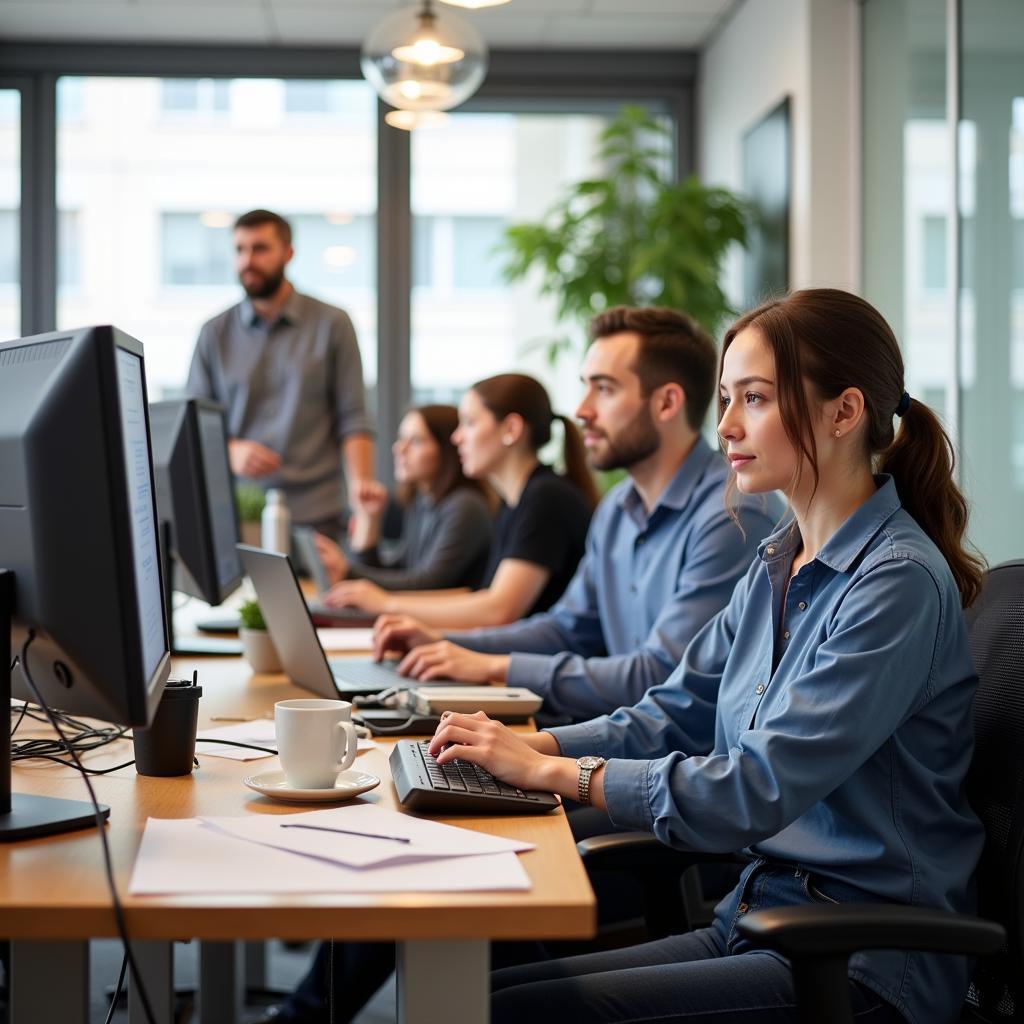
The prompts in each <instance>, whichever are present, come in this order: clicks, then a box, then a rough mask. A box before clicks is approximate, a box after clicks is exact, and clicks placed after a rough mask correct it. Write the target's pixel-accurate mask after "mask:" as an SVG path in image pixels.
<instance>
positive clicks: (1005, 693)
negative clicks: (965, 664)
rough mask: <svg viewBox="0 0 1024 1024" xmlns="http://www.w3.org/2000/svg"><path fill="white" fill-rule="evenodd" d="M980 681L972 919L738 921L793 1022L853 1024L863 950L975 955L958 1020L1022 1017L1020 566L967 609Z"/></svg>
mask: <svg viewBox="0 0 1024 1024" xmlns="http://www.w3.org/2000/svg"><path fill="white" fill-rule="evenodd" d="M967 623H968V628H969V630H970V643H971V653H972V655H973V657H974V664H975V668H976V669H977V671H978V677H979V683H978V690H977V694H976V696H975V699H974V734H975V752H974V759H973V761H972V762H971V770H970V774H969V776H968V780H967V784H968V792H969V794H970V799H971V803H972V805H973V807H974V809H975V811H976V812H977V814H978V816H979V817H980V818H981V820H982V822H983V823H984V825H985V834H986V842H985V849H984V852H983V854H982V859H981V863H980V865H979V866H978V884H979V908H980V911H981V914H982V915H984V916H983V917H981V918H976V917H968V916H965V915H957V914H947V913H944V912H942V911H936V910H928V909H924V908H918V907H900V906H891V905H886V906H875V905H872V904H847V905H843V906H832V907H819V906H804V907H781V908H778V909H774V910H762V911H758V912H756V913H753V914H750V915H749V916H747V917H746V918H744V919H743V920H742V921H740V922H739V923H738V924H737V928H738V930H739V931H740V932H741V934H743V935H744V936H745V937H746V938H748V939H750V940H752V941H754V942H756V943H757V944H758V945H761V946H763V947H766V948H768V949H774V950H776V951H777V952H779V953H782V954H783V955H784V956H786V957H787V958H788V959H789V960H790V962H791V963H792V965H793V976H794V982H795V986H796V995H797V1004H798V1014H799V1018H798V1019H799V1020H800V1022H801V1024H810V1022H812V1021H815V1022H820V1021H829V1022H830V1024H852V1021H853V1016H852V1014H851V1011H850V1007H849V1004H848V1001H847V961H848V959H849V957H850V954H851V953H854V952H856V951H858V950H862V949H917V950H921V951H925V952H939V953H960V954H966V955H971V956H979V957H981V958H982V959H979V961H978V963H977V966H976V968H975V972H974V978H973V980H972V982H971V988H970V992H969V993H968V997H967V1004H966V1005H965V1007H964V1011H963V1015H962V1017H961V1021H962V1022H963V1024H967V1022H985V1024H999V1022H1004V1021H1007V1022H1008V1021H1019V1020H1024V961H1022V959H1021V941H1022V919H1024V561H1019V562H1006V563H1004V564H1002V565H998V566H996V567H995V568H994V569H992V570H990V571H989V572H988V573H987V575H986V578H985V584H984V589H983V591H982V594H981V597H980V598H979V599H978V600H977V601H976V602H975V604H974V606H973V607H972V608H970V609H969V610H968V612H967Z"/></svg>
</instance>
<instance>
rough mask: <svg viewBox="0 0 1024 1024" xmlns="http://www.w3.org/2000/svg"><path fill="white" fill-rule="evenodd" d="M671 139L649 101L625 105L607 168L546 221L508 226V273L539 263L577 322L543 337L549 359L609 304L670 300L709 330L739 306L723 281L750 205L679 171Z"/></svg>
mask: <svg viewBox="0 0 1024 1024" xmlns="http://www.w3.org/2000/svg"><path fill="white" fill-rule="evenodd" d="M670 141H671V131H670V129H669V128H667V127H666V126H665V125H664V124H663V123H661V122H659V121H658V120H656V119H655V118H653V117H652V116H651V115H650V114H649V113H648V112H647V111H645V110H644V109H643V108H641V107H635V106H626V107H623V108H622V109H621V110H620V111H619V113H618V115H617V116H616V118H615V119H614V120H613V121H612V122H611V123H610V124H609V125H608V127H607V128H605V130H604V131H603V132H602V133H601V146H600V150H599V152H598V156H599V160H600V163H601V166H602V167H603V168H604V177H599V178H588V179H586V180H584V181H580V182H578V183H576V184H575V185H572V186H570V187H569V188H568V189H567V191H566V193H565V195H564V196H563V197H562V198H561V199H560V200H559V201H558V202H556V203H555V204H554V205H553V206H552V207H551V208H550V209H549V210H548V211H547V213H546V214H545V215H544V217H543V218H542V220H540V221H539V222H537V223H520V224H511V225H509V226H508V227H507V228H506V229H505V234H504V239H503V241H502V242H501V243H499V245H498V250H499V252H503V253H504V254H505V257H506V258H505V264H504V268H503V271H504V275H505V278H506V280H508V281H520V280H523V279H524V278H526V277H527V276H528V275H530V274H532V273H536V274H537V275H538V276H539V282H540V285H539V290H540V294H541V295H550V296H553V297H554V299H555V303H556V313H557V318H558V322H559V323H560V324H563V323H564V324H566V325H567V326H568V327H569V328H570V332H571V333H570V334H569V335H567V336H563V337H556V338H547V339H542V343H544V344H545V345H546V347H547V350H548V356H549V358H550V359H551V361H552V362H554V361H555V360H556V359H557V358H558V356H559V354H560V353H561V352H563V351H565V350H567V349H571V350H574V351H575V354H576V355H577V356H578V355H579V354H580V352H581V351H582V349H583V347H584V345H585V342H584V341H583V338H584V331H585V328H586V324H587V322H588V321H589V319H590V317H591V316H593V315H594V314H595V313H598V312H600V311H601V310H603V309H606V308H608V307H609V306H617V305H630V306H643V305H658V306H670V307H672V308H674V309H679V310H684V311H685V312H687V313H689V314H690V315H691V316H692V317H694V319H695V320H697V322H698V323H700V324H702V325H703V327H704V328H705V329H706V330H707V331H708V332H709V333H711V334H712V335H714V334H715V333H716V332H717V330H718V329H719V327H720V326H721V324H722V321H723V320H724V319H725V318H726V317H727V316H730V315H732V314H734V313H735V310H733V309H732V307H731V306H730V304H729V301H728V299H727V298H726V295H725V293H724V292H723V290H722V288H721V286H720V284H719V280H720V277H721V269H722V262H723V260H724V258H725V255H726V252H727V251H728V250H729V248H730V247H731V246H733V245H734V244H738V245H741V246H742V245H745V244H746V241H747V231H748V228H749V226H750V225H751V222H752V218H753V207H752V206H751V205H750V204H749V203H748V202H747V201H746V200H744V199H742V198H740V197H739V196H737V195H734V194H733V193H731V192H729V191H727V190H725V189H721V188H708V187H706V186H704V185H702V184H701V183H700V181H698V180H697V178H695V177H692V176H691V177H688V178H686V179H685V180H683V181H680V182H677V181H675V180H673V178H672V177H671V174H670V170H669V161H668V157H667V154H668V152H669V143H670ZM574 339H578V340H574Z"/></svg>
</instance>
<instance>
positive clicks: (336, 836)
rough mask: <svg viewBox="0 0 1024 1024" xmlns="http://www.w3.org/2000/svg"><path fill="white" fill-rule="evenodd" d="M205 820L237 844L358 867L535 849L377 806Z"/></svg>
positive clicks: (361, 805)
mask: <svg viewBox="0 0 1024 1024" xmlns="http://www.w3.org/2000/svg"><path fill="white" fill-rule="evenodd" d="M202 820H203V821H205V822H206V823H207V824H209V825H210V826H212V827H213V828H216V829H218V830H220V831H222V832H224V833H226V834H228V835H232V836H235V837H237V838H239V839H245V840H248V841H249V842H252V843H259V844H261V845H264V846H272V847H274V848H275V849H278V850H290V851H291V852H293V853H301V854H305V855H307V856H309V857H318V858H321V859H323V860H329V861H336V862H337V863H339V864H344V865H346V866H348V867H355V868H359V867H372V866H379V865H384V864H399V863H406V864H408V863H412V862H413V861H423V860H433V859H437V858H445V857H448V858H450V857H472V856H478V855H480V854H491V853H504V852H511V853H516V852H521V851H523V850H532V849H533V846H532V845H531V844H530V843H524V842H520V841H519V840H516V839H505V838H503V837H501V836H492V835H488V834H487V833H484V832H474V831H473V830H472V829H468V828H457V827H455V826H453V825H444V824H442V823H441V822H437V821H430V820H429V819H424V818H413V817H411V816H410V815H408V814H399V813H398V812H397V811H390V810H387V809H386V808H383V807H377V806H375V805H373V804H356V805H354V806H351V807H334V808H326V809H324V810H316V811H307V812H305V813H300V814H289V815H288V816H287V817H285V816H283V815H273V816H270V815H266V816H265V815H259V816H256V815H249V816H245V817H231V818H220V817H216V818H214V817H207V818H203V819H202ZM296 826H301V827H296ZM352 833H356V834H352ZM382 837H386V838H382ZM402 840H407V841H405V842H403V841H402Z"/></svg>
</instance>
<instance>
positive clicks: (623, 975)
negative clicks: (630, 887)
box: [491, 861, 904, 1024]
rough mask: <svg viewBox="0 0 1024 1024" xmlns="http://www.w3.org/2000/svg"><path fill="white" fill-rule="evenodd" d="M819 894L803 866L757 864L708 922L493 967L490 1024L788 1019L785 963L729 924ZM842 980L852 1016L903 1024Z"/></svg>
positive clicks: (752, 1023) (710, 1023)
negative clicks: (624, 945)
mask: <svg viewBox="0 0 1024 1024" xmlns="http://www.w3.org/2000/svg"><path fill="white" fill-rule="evenodd" d="M821 898H822V895H821V894H820V893H819V892H818V891H817V890H816V888H815V885H814V880H813V878H812V877H811V876H809V875H808V873H807V872H806V871H805V870H803V869H801V868H795V867H793V866H789V865H781V864H768V863H766V862H764V861H755V862H754V863H752V864H751V865H750V866H748V867H747V868H746V869H745V870H744V872H743V875H742V877H741V879H740V883H739V885H737V886H736V888H735V889H734V890H733V891H732V892H731V893H729V895H728V896H726V897H725V899H723V900H722V902H721V903H719V905H718V907H717V908H716V910H715V919H714V921H713V922H712V924H711V925H710V926H709V927H708V928H702V929H700V930H698V931H694V932H688V933H686V934H683V935H673V936H670V937H669V938H667V939H661V940H659V941H657V942H648V943H645V944H643V945H640V946H632V947H630V948H628V949H618V950H610V951H608V952H602V953H588V954H585V955H583V956H575V957H569V958H567V959H562V960H549V961H546V962H542V963H534V964H527V965H524V966H521V967H509V968H506V969H504V970H499V971H495V972H494V973H493V974H492V976H491V990H492V999H491V1024H521V1022H522V1021H529V1022H530V1024H556V1022H557V1024H561V1022H563V1021H565V1020H585V1021H587V1022H588V1024H633V1022H640V1021H643V1022H644V1024H656V1022H657V1024H662V1022H664V1024H668V1022H672V1021H677V1022H685V1024H726V1022H733V1021H737V1022H742V1024H792V1022H793V1021H795V1019H796V1011H795V1003H794V996H793V975H792V972H791V971H790V968H789V964H788V963H787V961H786V960H784V959H783V958H782V957H780V956H778V955H777V954H775V953H770V952H765V951H763V950H758V949H755V948H753V947H751V946H750V945H749V943H747V942H746V941H745V940H744V939H742V938H741V937H740V936H739V935H738V934H737V933H736V922H737V920H738V919H739V918H740V917H742V916H743V915H744V914H746V913H750V912H752V911H754V910H759V909H762V908H765V907H777V906H785V905H789V904H799V903H807V902H814V901H817V900H819V899H821ZM824 899H826V900H828V899H829V897H824ZM848 985H849V994H850V1000H851V1005H852V1007H853V1011H854V1016H855V1019H856V1020H857V1021H859V1022H863V1024H904V1018H903V1016H902V1015H901V1014H900V1013H899V1012H897V1010H896V1009H894V1008H893V1007H892V1006H891V1005H890V1004H889V1003H887V1002H886V1001H885V1000H884V999H882V998H881V996H879V995H878V994H877V993H875V992H873V991H872V990H871V989H869V988H867V987H866V986H864V985H861V984H860V983H859V982H856V981H853V980H852V979H851V980H850V981H849V983H848Z"/></svg>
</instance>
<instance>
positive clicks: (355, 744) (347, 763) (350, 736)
mask: <svg viewBox="0 0 1024 1024" xmlns="http://www.w3.org/2000/svg"><path fill="white" fill-rule="evenodd" d="M337 727H338V733H339V736H344V737H345V749H344V752H343V753H341V754H339V755H338V771H340V772H343V771H344V770H345V769H346V768H351V767H352V762H353V761H354V760H355V759H356V751H357V750H358V749H359V738H358V737H357V736H356V727H355V726H354V725H353V724H352V723H351V722H338V725H337Z"/></svg>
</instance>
